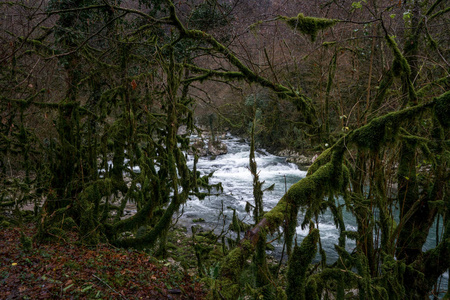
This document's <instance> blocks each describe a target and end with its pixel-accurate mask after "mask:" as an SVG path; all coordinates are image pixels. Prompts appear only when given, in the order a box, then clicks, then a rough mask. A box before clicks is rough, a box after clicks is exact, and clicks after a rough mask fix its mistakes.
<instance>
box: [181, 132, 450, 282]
mask: <svg viewBox="0 0 450 300" xmlns="http://www.w3.org/2000/svg"><path fill="white" fill-rule="evenodd" d="M223 142H224V143H225V144H226V145H227V147H228V153H227V154H225V155H220V156H217V157H216V158H215V159H211V158H210V157H201V158H200V159H199V161H198V164H197V170H198V171H200V172H201V174H202V175H206V174H209V173H211V172H214V175H213V177H212V178H211V180H210V182H211V183H219V182H221V183H222V186H223V193H221V194H219V195H217V196H209V197H207V198H206V199H204V200H199V199H197V198H193V199H191V200H190V201H188V202H187V203H186V204H185V206H184V208H183V210H184V212H183V216H182V217H181V218H180V220H182V222H183V224H184V225H186V226H187V227H188V228H190V225H193V224H194V223H193V220H194V219H198V218H202V219H204V222H202V223H200V224H201V226H203V227H206V228H215V231H216V232H220V231H221V229H222V228H225V229H227V228H228V226H229V224H230V222H231V220H232V216H233V210H236V213H237V214H238V217H239V218H240V219H241V220H243V221H244V222H247V223H252V221H253V220H252V216H251V215H249V214H248V213H247V212H246V211H245V206H246V204H247V202H249V203H251V204H253V203H254V200H253V178H252V175H251V173H250V170H249V168H248V166H249V151H250V146H249V144H248V143H247V142H245V141H244V140H242V139H240V138H237V137H233V136H229V135H228V136H227V138H226V139H224V140H223ZM256 163H257V166H258V171H259V177H260V180H261V181H264V182H265V184H264V186H263V188H267V187H269V186H270V185H272V184H275V188H274V190H273V191H266V192H264V196H263V202H264V210H265V211H268V210H270V209H271V208H273V207H274V206H275V205H276V204H277V202H278V201H279V200H280V199H281V197H282V196H283V195H284V193H285V192H286V190H287V189H289V187H290V186H291V185H292V184H294V183H296V182H298V181H299V180H301V179H302V178H304V177H305V176H306V171H303V170H300V169H299V168H298V167H297V165H295V164H292V163H287V162H286V159H285V158H283V157H279V156H275V155H272V154H270V153H268V152H266V151H264V150H258V151H257V153H256ZM189 164H190V166H191V167H192V166H193V158H192V156H189ZM224 217H225V220H224ZM298 218H299V219H298V224H301V222H302V221H303V214H302V213H301V212H300V213H299V216H298ZM344 220H345V224H346V230H356V220H355V218H354V216H353V215H352V214H351V213H349V212H346V211H345V210H344ZM435 228H436V227H435V226H434V227H433V229H432V230H431V231H430V237H429V239H428V241H427V243H426V244H425V245H424V250H426V249H431V248H434V247H435V244H436V237H435V236H436V230H435ZM319 230H320V236H321V241H322V246H323V248H324V250H325V251H326V253H327V261H328V262H334V261H335V260H336V259H337V257H338V256H337V253H336V251H335V250H334V245H335V244H337V243H338V237H339V232H338V229H337V228H336V226H335V225H334V222H333V218H332V215H331V213H330V212H329V211H327V212H326V213H325V214H323V215H322V216H321V217H320V218H319ZM296 231H297V240H298V241H299V242H301V241H302V240H303V238H304V237H305V236H306V235H307V233H308V229H305V230H302V229H301V227H300V226H298V227H297V230H296ZM440 232H442V230H440ZM282 243H283V242H282V241H280V242H274V243H273V245H274V246H275V250H274V251H273V252H272V253H271V255H273V256H274V257H276V258H279V257H280V256H281V252H282V248H283V247H282V246H283V245H282ZM346 248H347V250H348V251H352V250H353V249H354V248H355V242H354V241H352V240H348V239H347V243H346ZM316 259H318V258H316ZM443 277H444V278H443V279H442V285H441V288H444V289H446V288H447V287H446V286H447V282H448V273H446V274H445V275H444V276H443ZM444 285H445V286H444Z"/></svg>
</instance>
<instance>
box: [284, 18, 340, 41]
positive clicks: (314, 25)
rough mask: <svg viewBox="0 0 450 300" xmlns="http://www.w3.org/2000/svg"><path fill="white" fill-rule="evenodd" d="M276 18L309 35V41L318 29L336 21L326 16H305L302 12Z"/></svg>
mask: <svg viewBox="0 0 450 300" xmlns="http://www.w3.org/2000/svg"><path fill="white" fill-rule="evenodd" d="M278 18H279V19H280V20H283V21H284V22H285V23H286V24H287V25H288V26H289V27H291V28H292V29H294V30H298V31H300V32H301V33H303V34H306V35H309V36H310V37H311V41H313V42H314V41H315V40H316V37H317V32H319V30H324V29H327V28H329V27H332V26H334V25H335V24H336V23H337V22H338V20H332V19H326V18H315V17H305V16H304V15H303V14H302V13H300V14H298V15H297V17H293V18H288V17H285V16H280V17H278Z"/></svg>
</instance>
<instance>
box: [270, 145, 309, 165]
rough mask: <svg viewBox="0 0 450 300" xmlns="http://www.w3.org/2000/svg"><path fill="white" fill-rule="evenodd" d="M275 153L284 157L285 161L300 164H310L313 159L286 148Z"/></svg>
mask: <svg viewBox="0 0 450 300" xmlns="http://www.w3.org/2000/svg"><path fill="white" fill-rule="evenodd" d="M277 154H278V156H284V157H286V161H287V162H290V163H294V164H297V165H300V166H310V165H311V164H312V163H313V161H314V160H313V159H314V157H308V156H305V155H303V154H299V153H298V152H295V151H292V150H288V149H284V150H281V151H280V152H278V153H277Z"/></svg>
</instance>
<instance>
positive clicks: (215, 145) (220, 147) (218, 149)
mask: <svg viewBox="0 0 450 300" xmlns="http://www.w3.org/2000/svg"><path fill="white" fill-rule="evenodd" d="M227 153H228V148H227V145H225V144H224V143H223V142H221V141H214V142H211V141H210V142H209V143H208V154H209V155H214V156H217V155H221V154H227Z"/></svg>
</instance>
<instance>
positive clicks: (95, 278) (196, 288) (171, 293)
mask: <svg viewBox="0 0 450 300" xmlns="http://www.w3.org/2000/svg"><path fill="white" fill-rule="evenodd" d="M35 232H36V229H35V226H34V224H33V223H29V224H24V225H22V226H20V227H14V226H11V227H6V228H1V230H0V298H1V299H49V298H53V299H55V298H56V299H59V298H63V299H96V298H97V299H203V298H204V297H205V288H204V287H203V285H202V284H201V283H200V282H199V280H198V279H196V278H195V277H193V276H190V275H188V274H187V273H186V272H184V271H183V270H182V268H179V266H177V264H174V263H172V262H170V261H167V260H157V259H155V258H153V257H152V256H150V255H148V254H146V253H143V252H139V251H135V250H126V249H119V248H115V247H113V246H110V245H107V244H100V245H98V246H97V247H86V246H83V245H81V244H80V243H79V242H78V241H77V236H76V235H75V234H71V233H68V234H67V235H66V236H65V237H64V239H60V240H58V241H54V242H51V243H44V244H36V243H32V242H31V238H32V236H33V235H34V234H35Z"/></svg>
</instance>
